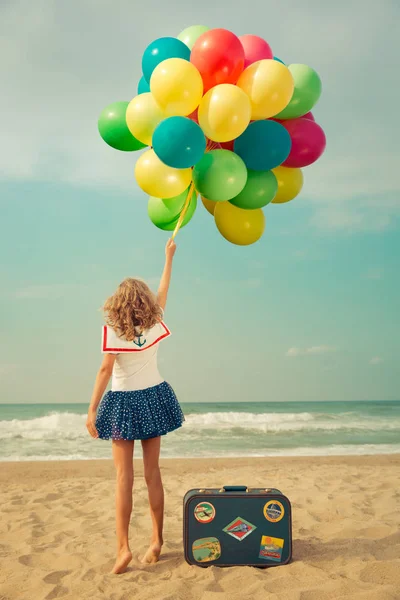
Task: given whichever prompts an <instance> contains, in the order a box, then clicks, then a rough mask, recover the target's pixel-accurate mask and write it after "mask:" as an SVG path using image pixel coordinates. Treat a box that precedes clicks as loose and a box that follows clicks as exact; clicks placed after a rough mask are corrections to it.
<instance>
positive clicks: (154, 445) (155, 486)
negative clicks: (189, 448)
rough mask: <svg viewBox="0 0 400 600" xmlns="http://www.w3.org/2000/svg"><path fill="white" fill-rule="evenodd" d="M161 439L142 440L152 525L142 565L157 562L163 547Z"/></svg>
mask: <svg viewBox="0 0 400 600" xmlns="http://www.w3.org/2000/svg"><path fill="white" fill-rule="evenodd" d="M160 445H161V437H157V438H151V439H149V440H142V448H143V463H144V477H145V480H146V484H147V490H148V494H149V504H150V515H151V520H152V524H153V533H152V536H151V541H150V547H149V549H148V550H147V552H146V554H145V555H144V557H143V559H142V563H147V564H148V563H155V562H157V561H158V559H159V557H160V553H161V547H162V545H163V524H164V488H163V484H162V480H161V472H160V466H159V464H158V460H159V457H160Z"/></svg>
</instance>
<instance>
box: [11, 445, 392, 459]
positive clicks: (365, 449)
mask: <svg viewBox="0 0 400 600" xmlns="http://www.w3.org/2000/svg"><path fill="white" fill-rule="evenodd" d="M377 454H400V444H359V445H350V444H349V445H346V444H342V445H332V446H316V447H312V448H310V447H300V448H294V449H293V448H279V449H278V448H274V449H266V450H265V451H264V452H254V451H247V452H246V451H243V452H240V453H238V452H233V451H231V452H230V451H227V452H224V453H218V452H217V453H215V452H212V453H211V452H210V451H207V450H205V449H204V450H203V451H200V452H199V451H198V450H196V451H195V453H191V452H190V451H189V450H188V451H187V452H185V453H182V451H178V450H177V449H174V448H173V447H170V448H168V449H167V450H166V451H163V452H162V458H163V459H173V458H267V457H279V456H283V457H292V456H303V457H307V456H310V457H312V456H315V457H316V456H372V455H377ZM140 455H141V453H140V452H139V453H138V454H135V458H139V457H140ZM104 458H106V459H109V458H111V457H110V456H104V455H103V456H99V455H98V454H92V455H90V454H80V453H70V454H63V455H61V454H36V455H24V454H21V453H18V452H15V453H12V454H10V455H8V456H7V455H4V456H1V457H0V462H7V461H58V460H60V461H64V460H94V459H104Z"/></svg>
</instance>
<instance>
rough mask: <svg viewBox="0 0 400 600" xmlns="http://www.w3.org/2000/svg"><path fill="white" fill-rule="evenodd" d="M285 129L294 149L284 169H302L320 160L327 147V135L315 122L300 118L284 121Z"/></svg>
mask: <svg viewBox="0 0 400 600" xmlns="http://www.w3.org/2000/svg"><path fill="white" fill-rule="evenodd" d="M282 125H283V127H285V129H286V130H287V131H288V132H289V134H290V137H291V140H292V149H291V151H290V154H289V156H288V158H287V159H286V160H285V162H284V163H283V166H284V167H291V168H297V169H299V168H302V167H307V166H308V165H311V164H312V163H314V162H315V161H316V160H318V159H319V157H320V156H321V154H322V153H323V151H324V150H325V146H326V138H325V133H324V131H323V129H322V127H320V126H319V125H318V123H315V121H310V119H305V118H304V117H300V118H299V119H291V120H290V121H284V122H283V123H282Z"/></svg>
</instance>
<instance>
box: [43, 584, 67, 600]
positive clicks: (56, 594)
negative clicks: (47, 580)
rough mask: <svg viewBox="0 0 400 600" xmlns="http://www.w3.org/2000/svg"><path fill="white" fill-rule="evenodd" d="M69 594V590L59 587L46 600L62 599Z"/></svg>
mask: <svg viewBox="0 0 400 600" xmlns="http://www.w3.org/2000/svg"><path fill="white" fill-rule="evenodd" d="M67 594H69V590H68V588H66V587H62V586H61V585H57V586H56V587H55V588H54V589H53V590H52V591H51V592H50V593H49V594H47V596H46V597H45V600H53V599H54V598H62V597H63V596H66V595H67Z"/></svg>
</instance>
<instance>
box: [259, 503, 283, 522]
mask: <svg viewBox="0 0 400 600" xmlns="http://www.w3.org/2000/svg"><path fill="white" fill-rule="evenodd" d="M263 512H264V517H265V518H266V519H267V521H270V522H271V523H279V521H282V519H283V517H284V516H285V509H284V507H283V504H282V502H279V501H278V500H270V501H269V502H267V504H266V505H265V506H264V511H263Z"/></svg>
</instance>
